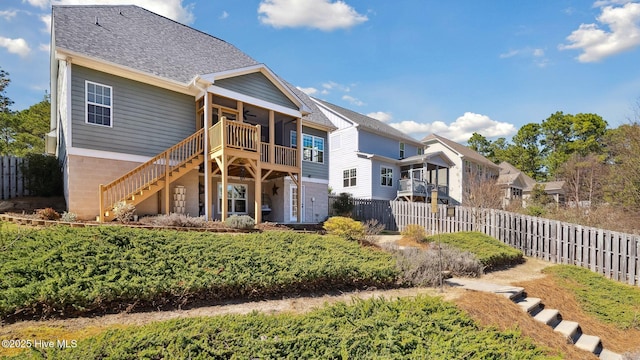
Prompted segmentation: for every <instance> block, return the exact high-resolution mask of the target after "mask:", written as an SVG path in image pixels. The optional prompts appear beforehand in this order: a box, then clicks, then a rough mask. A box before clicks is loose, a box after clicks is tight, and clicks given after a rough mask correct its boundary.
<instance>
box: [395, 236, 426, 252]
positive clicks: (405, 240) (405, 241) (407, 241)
mask: <svg viewBox="0 0 640 360" xmlns="http://www.w3.org/2000/svg"><path fill="white" fill-rule="evenodd" d="M396 244H397V245H398V246H409V247H417V248H420V249H425V250H426V249H428V248H429V243H426V242H417V241H415V240H414V239H412V238H409V237H404V236H403V237H401V238H400V239H399V240H398V241H397V242H396Z"/></svg>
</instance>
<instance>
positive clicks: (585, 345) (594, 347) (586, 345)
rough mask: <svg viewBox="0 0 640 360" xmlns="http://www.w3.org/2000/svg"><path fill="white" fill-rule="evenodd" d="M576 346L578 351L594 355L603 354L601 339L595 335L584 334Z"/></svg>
mask: <svg viewBox="0 0 640 360" xmlns="http://www.w3.org/2000/svg"><path fill="white" fill-rule="evenodd" d="M575 345H576V347H577V348H578V349H582V350H585V351H589V352H592V353H594V354H599V353H600V352H602V342H601V341H600V338H599V337H597V336H595V335H585V334H582V335H580V337H579V338H578V340H577V341H576V342H575Z"/></svg>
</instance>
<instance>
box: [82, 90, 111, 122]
mask: <svg viewBox="0 0 640 360" xmlns="http://www.w3.org/2000/svg"><path fill="white" fill-rule="evenodd" d="M85 88H86V99H87V108H86V109H87V118H86V122H87V123H88V124H96V125H103V126H109V127H112V125H113V121H112V120H113V118H112V111H111V110H112V106H113V91H112V88H111V86H107V85H102V84H98V83H94V82H91V81H85Z"/></svg>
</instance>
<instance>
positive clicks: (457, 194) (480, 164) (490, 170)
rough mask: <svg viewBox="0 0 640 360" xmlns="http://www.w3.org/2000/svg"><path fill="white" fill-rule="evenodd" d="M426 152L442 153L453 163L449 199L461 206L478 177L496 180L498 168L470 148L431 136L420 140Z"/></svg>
mask: <svg viewBox="0 0 640 360" xmlns="http://www.w3.org/2000/svg"><path fill="white" fill-rule="evenodd" d="M422 143H423V144H424V146H425V151H426V152H442V153H444V155H445V156H447V157H448V158H449V159H451V161H452V162H453V164H454V165H453V166H452V167H451V170H450V171H449V184H450V189H449V198H450V199H451V202H452V204H455V205H459V204H462V202H463V200H464V197H465V194H466V193H469V191H470V186H471V183H472V182H473V181H474V180H477V178H478V177H483V178H487V179H497V178H498V175H499V174H500V167H499V166H498V165H496V164H494V163H493V162H492V161H491V160H489V159H487V158H486V157H484V156H482V155H480V154H478V153H477V152H476V151H473V150H471V149H470V148H468V147H466V146H464V145H462V144H458V143H457V142H455V141H452V140H449V139H447V138H445V137H442V136H439V135H436V134H431V135H427V136H426V137H425V138H423V139H422Z"/></svg>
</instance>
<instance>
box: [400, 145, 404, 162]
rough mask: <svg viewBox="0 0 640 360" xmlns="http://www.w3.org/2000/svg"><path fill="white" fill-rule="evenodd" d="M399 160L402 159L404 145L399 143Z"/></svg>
mask: <svg viewBox="0 0 640 360" xmlns="http://www.w3.org/2000/svg"><path fill="white" fill-rule="evenodd" d="M400 159H404V143H403V142H401V143H400Z"/></svg>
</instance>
